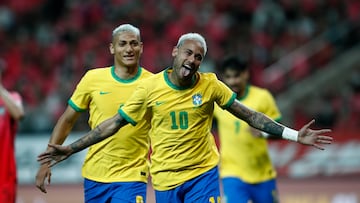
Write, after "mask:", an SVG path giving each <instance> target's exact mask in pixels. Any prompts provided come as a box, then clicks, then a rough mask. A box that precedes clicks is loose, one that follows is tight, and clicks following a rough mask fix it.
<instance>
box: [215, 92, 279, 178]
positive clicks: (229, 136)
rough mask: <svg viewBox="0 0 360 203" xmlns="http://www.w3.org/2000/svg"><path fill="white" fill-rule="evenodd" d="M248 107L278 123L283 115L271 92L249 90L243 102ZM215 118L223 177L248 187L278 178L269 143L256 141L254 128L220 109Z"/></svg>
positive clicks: (259, 139)
mask: <svg viewBox="0 0 360 203" xmlns="http://www.w3.org/2000/svg"><path fill="white" fill-rule="evenodd" d="M239 100H240V102H242V103H243V104H244V105H246V106H247V107H249V108H251V109H253V110H255V111H259V112H262V113H264V114H266V115H268V116H269V117H270V118H272V119H274V120H277V121H278V120H280V118H281V114H280V112H279V110H278V108H277V106H276V104H275V101H274V98H273V96H272V95H271V94H270V93H269V91H267V90H265V89H262V88H258V87H255V86H248V87H247V92H246V95H245V96H244V97H243V98H239ZM214 116H215V118H216V120H217V124H218V130H219V136H220V144H221V146H220V154H221V161H220V163H221V164H220V175H221V177H238V178H240V179H242V180H243V181H245V182H248V183H258V182H262V181H266V180H269V179H272V178H274V177H275V176H276V171H275V170H274V168H273V166H272V163H271V160H270V157H269V154H268V147H267V141H266V139H264V138H259V137H254V136H253V135H252V134H251V133H250V131H249V130H250V129H249V128H250V126H249V125H248V124H247V123H246V122H244V121H242V120H240V119H238V118H236V117H235V116H233V115H232V114H230V113H229V112H228V111H225V110H223V109H221V108H219V107H218V106H216V107H215V111H214Z"/></svg>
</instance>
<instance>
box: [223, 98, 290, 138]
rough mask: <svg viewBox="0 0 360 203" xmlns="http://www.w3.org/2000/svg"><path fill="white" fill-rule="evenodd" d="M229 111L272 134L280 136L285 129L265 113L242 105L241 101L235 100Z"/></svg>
mask: <svg viewBox="0 0 360 203" xmlns="http://www.w3.org/2000/svg"><path fill="white" fill-rule="evenodd" d="M229 111H230V112H231V113H232V114H234V115H235V116H237V117H238V118H240V119H242V120H244V121H246V122H247V123H248V124H249V125H250V126H252V127H254V128H257V129H259V130H262V131H265V132H267V133H269V134H271V135H276V136H280V137H281V135H282V132H283V130H284V127H283V126H282V125H280V124H279V123H277V122H275V121H273V120H272V119H270V118H269V117H267V116H266V115H265V114H263V113H260V112H256V111H253V110H252V109H249V108H247V107H246V106H244V105H242V104H241V103H240V102H238V101H235V102H234V103H233V104H232V105H231V107H230V109H229Z"/></svg>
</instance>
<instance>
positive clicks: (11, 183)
mask: <svg viewBox="0 0 360 203" xmlns="http://www.w3.org/2000/svg"><path fill="white" fill-rule="evenodd" d="M0 65H1V64H0ZM1 76H2V71H0V166H1V167H0V202H1V203H15V201H16V184H17V179H16V163H15V135H16V130H17V122H18V121H19V120H20V119H21V118H22V117H23V116H24V108H23V106H22V101H21V97H20V95H19V94H18V93H17V92H9V91H8V90H7V89H5V88H4V86H3V84H2V80H1Z"/></svg>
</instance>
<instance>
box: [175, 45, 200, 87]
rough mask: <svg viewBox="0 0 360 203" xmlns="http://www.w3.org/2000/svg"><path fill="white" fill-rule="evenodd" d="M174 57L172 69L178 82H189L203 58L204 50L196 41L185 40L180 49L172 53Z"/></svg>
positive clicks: (176, 48)
mask: <svg viewBox="0 0 360 203" xmlns="http://www.w3.org/2000/svg"><path fill="white" fill-rule="evenodd" d="M172 56H173V57H174V64H173V69H174V72H175V73H176V77H177V78H178V79H179V80H183V81H186V80H191V79H192V77H193V76H194V74H195V73H196V72H197V71H198V70H199V67H200V64H201V62H202V60H203V57H204V48H203V47H202V46H201V43H200V42H198V41H196V40H185V41H184V43H183V44H182V45H181V46H180V47H175V48H174V49H173V52H172Z"/></svg>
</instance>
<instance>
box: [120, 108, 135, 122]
mask: <svg viewBox="0 0 360 203" xmlns="http://www.w3.org/2000/svg"><path fill="white" fill-rule="evenodd" d="M118 113H119V114H120V116H121V117H123V118H124V119H125V120H126V121H127V122H129V123H130V124H131V125H133V126H136V124H137V122H135V121H134V120H133V119H131V118H130V117H129V116H128V115H127V114H126V113H125V112H124V111H123V110H122V109H121V108H120V109H119V110H118Z"/></svg>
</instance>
